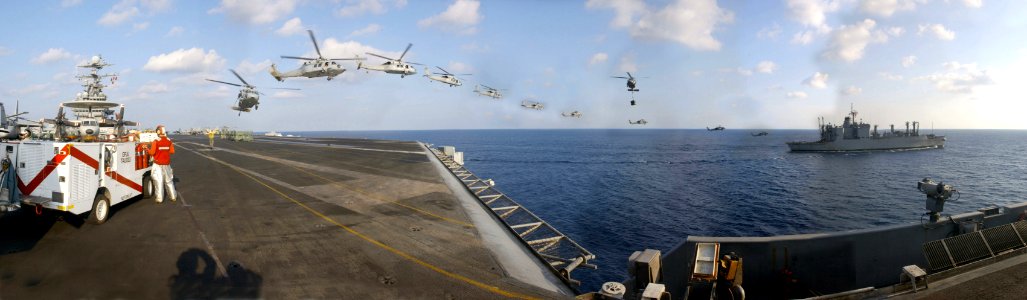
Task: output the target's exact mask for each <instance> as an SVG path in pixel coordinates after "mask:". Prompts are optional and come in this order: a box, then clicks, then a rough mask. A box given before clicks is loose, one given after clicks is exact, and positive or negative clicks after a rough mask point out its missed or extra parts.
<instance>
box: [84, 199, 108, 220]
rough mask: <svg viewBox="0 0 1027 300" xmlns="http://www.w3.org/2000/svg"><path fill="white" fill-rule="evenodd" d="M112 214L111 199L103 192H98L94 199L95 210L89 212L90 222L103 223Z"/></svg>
mask: <svg viewBox="0 0 1027 300" xmlns="http://www.w3.org/2000/svg"><path fill="white" fill-rule="evenodd" d="M110 214H111V201H110V200H108V199H107V197H106V196H104V195H103V194H96V198H94V199H93V210H92V211H90V212H89V222H91V223H93V224H97V225H99V224H103V223H104V222H107V217H109V216H110Z"/></svg>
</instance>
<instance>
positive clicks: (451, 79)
mask: <svg viewBox="0 0 1027 300" xmlns="http://www.w3.org/2000/svg"><path fill="white" fill-rule="evenodd" d="M435 67H436V68H439V70H442V73H441V74H432V72H431V70H430V69H428V68H424V77H428V79H431V80H435V81H438V82H441V83H445V84H448V85H449V86H450V87H454V86H458V85H462V84H463V83H461V82H460V78H456V75H460V76H468V75H471V74H453V73H450V72H449V71H446V69H443V68H442V67H439V66H435Z"/></svg>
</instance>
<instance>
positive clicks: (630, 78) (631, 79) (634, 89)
mask: <svg viewBox="0 0 1027 300" xmlns="http://www.w3.org/2000/svg"><path fill="white" fill-rule="evenodd" d="M624 73H627V74H628V77H624V76H610V77H612V78H620V79H627V80H628V83H627V85H628V91H629V92H637V91H638V88H637V87H635V85H636V84H638V80H636V79H635V78H636V77H635V76H632V75H631V72H624ZM637 78H646V77H637Z"/></svg>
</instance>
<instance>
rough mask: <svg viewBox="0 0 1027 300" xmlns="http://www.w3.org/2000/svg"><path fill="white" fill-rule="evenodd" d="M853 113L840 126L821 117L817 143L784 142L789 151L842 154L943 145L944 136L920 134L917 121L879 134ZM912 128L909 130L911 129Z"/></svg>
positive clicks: (927, 147)
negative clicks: (898, 129)
mask: <svg viewBox="0 0 1027 300" xmlns="http://www.w3.org/2000/svg"><path fill="white" fill-rule="evenodd" d="M856 114H857V112H856V110H854V109H850V112H849V115H848V116H846V117H845V121H844V122H843V123H842V125H840V126H839V125H834V124H830V123H824V120H823V119H822V118H821V119H820V120H819V123H820V140H819V141H816V142H788V143H787V144H788V148H789V149H791V151H792V152H845V151H871V150H912V149H933V148H942V147H944V146H945V137H944V136H936V135H934V134H927V135H920V122H916V121H914V122H906V129H905V130H901V131H896V130H895V125H891V127H890V128H889V129H888V131H886V132H879V131H878V130H877V125H874V126H873V129H871V126H870V124H867V123H864V122H862V121H858V122H857V121H856ZM911 126H912V127H911Z"/></svg>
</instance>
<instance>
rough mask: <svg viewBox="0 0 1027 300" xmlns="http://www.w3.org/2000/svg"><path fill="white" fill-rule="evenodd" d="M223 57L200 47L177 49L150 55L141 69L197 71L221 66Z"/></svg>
mask: <svg viewBox="0 0 1027 300" xmlns="http://www.w3.org/2000/svg"><path fill="white" fill-rule="evenodd" d="M224 65H225V59H224V58H222V57H221V56H220V55H218V53H217V51H214V50H209V51H204V50H203V49H201V48H191V49H178V50H176V51H174V52H171V53H164V54H160V55H157V56H150V60H148V61H147V62H146V65H143V70H147V71H151V72H159V73H162V72H183V73H197V72H203V71H211V70H217V69H221V68H223V67H224Z"/></svg>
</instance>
